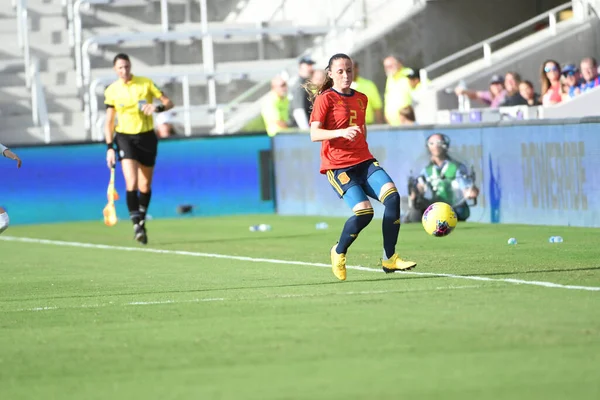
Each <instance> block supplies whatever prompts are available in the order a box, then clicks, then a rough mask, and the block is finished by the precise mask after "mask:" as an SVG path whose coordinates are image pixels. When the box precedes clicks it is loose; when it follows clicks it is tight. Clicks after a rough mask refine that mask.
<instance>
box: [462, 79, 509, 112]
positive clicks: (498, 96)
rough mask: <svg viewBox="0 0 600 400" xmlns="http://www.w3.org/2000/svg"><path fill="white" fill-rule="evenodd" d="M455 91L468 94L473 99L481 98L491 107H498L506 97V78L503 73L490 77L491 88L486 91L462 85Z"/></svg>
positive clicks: (464, 94)
mask: <svg viewBox="0 0 600 400" xmlns="http://www.w3.org/2000/svg"><path fill="white" fill-rule="evenodd" d="M454 92H455V93H456V95H457V96H461V95H463V96H467V97H468V98H469V99H471V100H479V101H481V102H482V103H485V104H486V105H488V107H490V108H498V107H500V105H501V104H502V103H504V99H505V98H506V90H504V78H503V77H502V75H493V76H492V79H490V88H489V90H486V91H476V90H468V89H465V88H462V87H457V88H456V89H455V90H454Z"/></svg>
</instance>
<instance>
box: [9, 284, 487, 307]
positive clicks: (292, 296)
mask: <svg viewBox="0 0 600 400" xmlns="http://www.w3.org/2000/svg"><path fill="white" fill-rule="evenodd" d="M479 287H481V286H474V285H471V286H440V287H436V288H433V289H431V288H427V289H396V290H363V291H358V292H327V293H289V294H273V295H267V296H260V297H232V298H227V299H226V298H224V297H214V298H205V299H191V300H157V301H132V302H129V303H123V304H115V303H114V302H109V303H103V304H83V305H80V306H64V307H56V306H51V307H34V308H21V309H18V310H4V311H3V312H13V311H16V312H22V311H49V310H59V309H62V310H66V309H78V308H100V307H107V306H151V305H157V304H158V305H160V304H185V303H203V302H211V301H249V300H265V299H296V298H308V297H327V296H356V295H366V294H386V293H408V292H425V291H432V290H464V289H473V288H479ZM248 289H252V288H248Z"/></svg>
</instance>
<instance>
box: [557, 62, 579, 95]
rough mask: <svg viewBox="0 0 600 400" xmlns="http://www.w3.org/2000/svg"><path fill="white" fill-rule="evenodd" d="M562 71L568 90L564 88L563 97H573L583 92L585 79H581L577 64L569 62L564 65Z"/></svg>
mask: <svg viewBox="0 0 600 400" xmlns="http://www.w3.org/2000/svg"><path fill="white" fill-rule="evenodd" d="M561 73H562V76H563V78H564V83H565V86H566V88H565V89H566V90H563V92H564V93H563V99H571V98H573V97H575V96H577V95H578V94H579V93H581V85H582V84H583V83H584V80H583V79H581V74H580V73H579V68H577V66H576V65H575V64H567V65H565V66H564V67H562V71H561Z"/></svg>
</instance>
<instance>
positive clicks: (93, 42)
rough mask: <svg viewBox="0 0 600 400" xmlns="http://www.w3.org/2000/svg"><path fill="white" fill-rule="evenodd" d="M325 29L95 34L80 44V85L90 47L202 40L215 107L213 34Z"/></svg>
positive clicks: (84, 82) (87, 74) (85, 78)
mask: <svg viewBox="0 0 600 400" xmlns="http://www.w3.org/2000/svg"><path fill="white" fill-rule="evenodd" d="M324 32H325V29H324V28H319V27H281V28H263V27H257V28H246V29H214V30H206V31H188V32H174V31H170V32H157V33H130V34H121V35H107V36H95V37H91V38H88V39H86V41H85V42H84V43H83V46H82V57H83V70H82V78H81V86H80V87H83V88H88V87H89V85H90V83H91V61H90V49H91V48H92V46H99V45H107V44H122V43H124V42H150V43H156V42H176V41H181V40H194V39H195V40H199V39H204V40H202V50H203V60H204V63H203V68H204V71H203V72H204V73H205V74H206V75H207V76H208V79H209V81H208V103H209V105H210V106H211V107H213V108H216V106H217V98H216V82H215V80H214V79H215V70H216V69H215V62H214V57H213V46H212V38H213V37H215V36H219V37H224V38H230V37H232V36H256V35H265V34H272V35H304V34H315V33H324ZM83 97H84V99H83V102H84V104H83V106H84V110H89V109H90V98H89V95H88V92H87V91H84V93H83ZM86 118H87V119H88V122H87V123H86V129H89V128H90V127H91V125H92V124H93V121H92V120H91V115H90V113H89V112H86Z"/></svg>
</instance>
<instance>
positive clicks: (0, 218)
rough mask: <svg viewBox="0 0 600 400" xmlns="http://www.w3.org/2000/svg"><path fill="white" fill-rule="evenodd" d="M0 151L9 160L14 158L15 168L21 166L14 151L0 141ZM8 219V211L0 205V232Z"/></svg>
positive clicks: (6, 225) (3, 229)
mask: <svg viewBox="0 0 600 400" xmlns="http://www.w3.org/2000/svg"><path fill="white" fill-rule="evenodd" d="M0 153H2V155H3V156H4V157H6V158H10V159H11V160H15V161H16V162H17V168H21V159H20V158H19V156H17V155H16V154H15V153H13V152H12V151H10V149H8V147H6V146H4V145H3V144H2V143H0ZM9 222H10V219H9V218H8V213H7V212H6V210H5V209H4V208H2V207H0V233H2V232H4V231H5V230H6V228H8V223H9Z"/></svg>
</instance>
